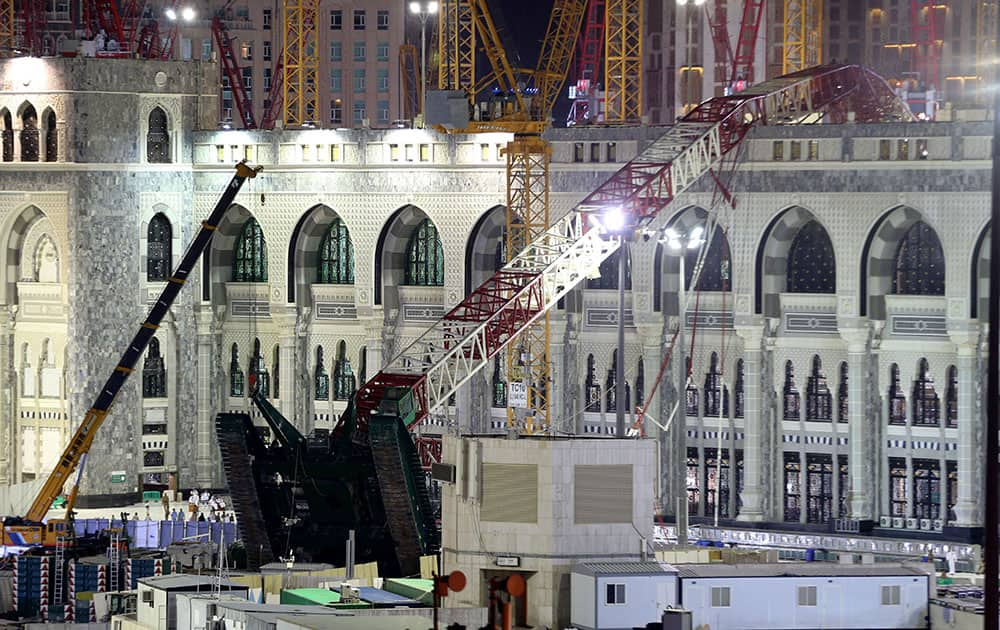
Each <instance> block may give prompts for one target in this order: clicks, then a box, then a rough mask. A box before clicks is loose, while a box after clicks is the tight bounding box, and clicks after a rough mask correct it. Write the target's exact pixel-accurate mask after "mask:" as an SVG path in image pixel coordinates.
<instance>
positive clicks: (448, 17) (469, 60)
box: [437, 0, 476, 91]
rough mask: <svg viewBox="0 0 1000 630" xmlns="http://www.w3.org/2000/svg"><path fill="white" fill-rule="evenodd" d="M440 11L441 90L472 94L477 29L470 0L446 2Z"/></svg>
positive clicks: (439, 82) (441, 4) (439, 85)
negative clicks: (461, 91)
mask: <svg viewBox="0 0 1000 630" xmlns="http://www.w3.org/2000/svg"><path fill="white" fill-rule="evenodd" d="M439 6H440V9H439V11H438V38H437V39H438V89H440V90H470V91H471V90H472V88H473V86H474V85H475V83H476V29H475V26H474V22H473V17H472V4H471V2H470V0H442V2H441V3H440V5H439Z"/></svg>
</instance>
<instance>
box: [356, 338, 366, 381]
mask: <svg viewBox="0 0 1000 630" xmlns="http://www.w3.org/2000/svg"><path fill="white" fill-rule="evenodd" d="M358 366H359V368H360V369H359V370H358V374H359V375H360V377H361V382H362V383H367V382H368V379H367V374H368V346H361V351H360V352H358Z"/></svg>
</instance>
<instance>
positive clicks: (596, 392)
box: [583, 354, 601, 413]
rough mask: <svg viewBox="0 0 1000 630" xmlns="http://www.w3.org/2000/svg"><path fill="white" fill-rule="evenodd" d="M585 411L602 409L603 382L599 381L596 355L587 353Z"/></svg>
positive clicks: (584, 388)
mask: <svg viewBox="0 0 1000 630" xmlns="http://www.w3.org/2000/svg"><path fill="white" fill-rule="evenodd" d="M583 396H584V401H585V402H584V411H589V412H596V413H599V412H600V411H601V384H600V383H599V382H598V381H597V366H596V363H595V361H594V355H593V354H588V355H587V377H586V379H585V380H584V382H583Z"/></svg>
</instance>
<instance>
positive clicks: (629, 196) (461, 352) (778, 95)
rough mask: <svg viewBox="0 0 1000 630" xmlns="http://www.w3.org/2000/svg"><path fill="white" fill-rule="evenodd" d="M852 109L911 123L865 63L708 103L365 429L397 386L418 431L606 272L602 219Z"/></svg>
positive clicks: (535, 246)
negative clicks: (408, 396) (772, 134)
mask: <svg viewBox="0 0 1000 630" xmlns="http://www.w3.org/2000/svg"><path fill="white" fill-rule="evenodd" d="M848 112H853V113H854V115H855V120H856V121H857V122H878V121H886V120H895V121H900V120H906V121H909V120H913V116H912V114H911V113H910V112H909V109H908V108H907V107H906V105H905V104H903V103H902V102H900V101H899V99H898V98H897V97H896V96H895V94H893V92H892V90H891V89H890V88H889V86H888V85H886V83H885V81H884V80H882V78H881V77H879V76H878V75H876V74H874V73H873V72H871V71H870V70H868V69H866V68H862V67H861V66H822V67H816V68H810V69H809V70H805V71H802V72H798V73H794V74H791V75H786V76H784V77H779V78H777V79H774V80H771V81H766V82H763V83H759V84H757V85H754V86H752V87H750V88H748V89H747V90H745V91H743V92H740V93H738V94H735V95H731V96H720V97H716V98H713V99H711V100H709V101H706V102H705V103H703V104H701V105H700V106H699V107H698V108H697V109H695V110H694V111H692V112H691V113H690V114H689V115H687V116H686V117H685V118H684V119H683V120H682V121H681V122H679V123H678V124H677V125H675V126H674V127H672V128H671V129H670V130H669V131H667V133H665V134H664V135H663V136H661V137H660V138H659V139H657V140H656V141H655V142H653V143H652V144H651V145H650V146H649V147H648V148H647V149H646V150H644V151H643V152H642V153H641V154H640V155H639V156H638V157H636V158H635V159H633V160H632V161H631V162H629V163H628V164H626V165H625V166H624V167H622V169H621V170H619V171H618V172H617V173H615V174H614V175H613V176H611V178H609V179H608V180H607V181H606V182H605V183H604V184H602V185H601V186H600V187H599V188H598V189H597V190H596V191H594V192H593V193H591V194H590V195H588V196H587V197H586V198H585V199H584V200H583V201H582V202H581V203H580V204H578V205H577V206H576V208H574V209H573V210H572V211H570V212H569V213H567V214H566V215H565V216H564V217H562V218H561V219H559V220H558V221H556V222H555V223H554V224H552V226H551V227H550V228H549V229H548V230H546V231H545V232H544V234H542V236H541V237H539V238H536V239H535V240H534V241H532V242H531V243H529V244H528V246H527V247H525V248H524V249H523V250H522V251H520V252H519V253H517V255H515V256H514V257H513V258H511V260H510V261H509V262H508V263H507V264H506V265H505V266H504V267H503V268H502V269H500V271H498V272H497V273H496V274H494V275H493V276H492V277H491V278H489V279H488V280H487V281H486V282H484V283H483V284H482V285H480V286H479V287H478V288H476V289H475V290H474V291H473V292H472V293H471V294H470V295H469V296H468V297H466V298H465V299H464V300H463V301H462V302H461V303H459V304H458V305H457V306H455V307H454V308H453V309H452V310H451V311H449V312H448V313H447V314H446V315H445V316H444V317H443V318H442V319H440V320H439V321H438V322H437V323H435V324H434V325H433V326H432V327H431V328H430V329H428V330H427V332H425V333H424V334H423V335H421V336H420V337H419V338H418V339H417V340H416V341H414V342H413V343H412V344H410V346H408V347H407V348H406V349H404V350H403V351H402V352H401V353H400V354H399V355H397V356H396V357H394V358H393V359H392V360H391V361H389V362H388V364H387V365H386V366H385V367H384V368H383V369H382V371H381V372H379V373H378V374H376V375H375V376H374V377H373V378H372V379H371V380H369V381H368V382H367V383H365V384H364V385H362V386H361V387H360V388H359V389H358V392H357V397H356V399H355V406H356V409H357V426H358V428H359V429H360V430H362V431H363V430H366V429H367V419H368V418H369V417H370V416H371V414H372V412H373V410H374V409H375V408H376V406H377V405H378V402H379V401H380V400H381V399H382V395H383V393H384V392H385V390H386V388H388V387H394V386H405V387H410V388H412V389H413V391H414V394H415V400H416V406H417V411H416V415H415V419H414V422H413V424H416V423H419V422H420V421H421V420H422V419H423V418H425V417H426V416H427V414H428V413H430V412H431V411H433V410H434V409H436V408H438V407H439V406H440V405H443V404H446V403H447V401H448V398H449V397H450V396H451V395H452V394H453V393H454V392H455V391H456V390H457V389H458V388H459V387H460V386H461V385H463V384H464V383H466V382H467V381H468V380H469V379H471V378H472V376H473V375H474V374H476V372H478V371H479V370H480V369H482V368H483V367H485V366H488V365H491V364H492V361H493V358H494V357H495V356H496V355H497V353H499V352H501V351H503V350H504V349H505V348H506V347H507V346H508V345H509V344H510V343H511V342H512V341H513V340H514V339H515V338H516V337H517V336H518V335H519V334H521V333H523V332H524V331H525V330H526V329H527V328H528V327H529V326H530V325H531V324H532V323H534V322H535V321H537V320H538V319H539V318H541V317H542V316H543V315H544V314H545V312H546V311H547V310H548V309H550V308H551V307H552V306H554V305H555V304H556V302H557V301H558V300H559V299H560V298H561V297H562V296H564V295H566V294H567V293H568V292H569V291H570V290H572V289H573V288H574V287H575V286H576V285H577V284H578V283H579V282H581V281H582V280H583V279H584V278H586V277H587V275H588V274H589V273H590V272H591V271H593V270H595V269H597V268H599V266H600V264H601V262H603V261H604V260H605V259H606V258H608V257H609V256H610V255H611V254H612V253H614V251H615V250H616V249H617V247H618V242H617V241H615V240H604V239H602V238H601V236H600V233H599V230H597V229H591V228H590V224H589V218H590V217H591V216H592V215H593V214H594V213H597V212H600V211H601V210H603V209H605V208H609V207H620V208H622V209H623V210H625V211H626V212H627V213H629V214H630V215H631V216H632V218H633V219H634V223H635V225H636V226H637V227H642V226H644V225H646V224H648V223H649V222H650V221H651V220H652V219H653V218H654V217H656V215H657V214H658V213H659V212H661V211H662V210H663V209H664V208H666V207H667V206H668V205H670V203H671V202H672V201H673V200H674V198H675V197H676V195H677V194H679V193H680V192H682V191H684V190H685V189H686V188H688V187H689V186H691V185H692V184H693V183H694V182H695V181H697V180H698V179H700V178H701V177H702V176H704V175H705V174H707V173H710V172H712V171H714V170H715V169H716V168H717V167H718V166H719V164H720V163H721V162H722V161H723V160H724V159H725V158H726V157H727V156H728V155H730V152H731V151H733V150H734V149H735V148H736V147H738V145H739V144H740V142H741V141H742V140H743V138H744V137H745V135H746V134H747V132H748V131H749V130H750V129H751V128H752V127H753V126H754V125H757V124H794V123H809V122H817V121H821V120H829V121H831V122H843V121H845V120H846V119H847V114H848Z"/></svg>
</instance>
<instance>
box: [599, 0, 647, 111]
mask: <svg viewBox="0 0 1000 630" xmlns="http://www.w3.org/2000/svg"><path fill="white" fill-rule="evenodd" d="M642 5H643V0H608V3H607V5H606V6H605V10H604V53H605V54H604V77H605V79H604V80H605V84H606V86H607V92H606V95H605V107H606V112H605V116H604V119H605V121H606V122H609V123H626V122H638V121H639V119H640V118H641V115H642V22H643V16H642Z"/></svg>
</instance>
